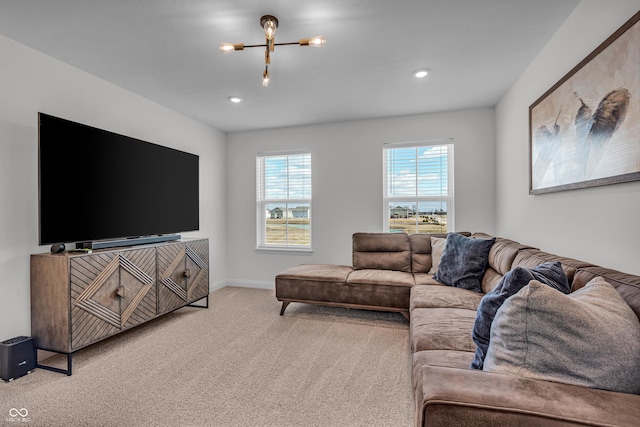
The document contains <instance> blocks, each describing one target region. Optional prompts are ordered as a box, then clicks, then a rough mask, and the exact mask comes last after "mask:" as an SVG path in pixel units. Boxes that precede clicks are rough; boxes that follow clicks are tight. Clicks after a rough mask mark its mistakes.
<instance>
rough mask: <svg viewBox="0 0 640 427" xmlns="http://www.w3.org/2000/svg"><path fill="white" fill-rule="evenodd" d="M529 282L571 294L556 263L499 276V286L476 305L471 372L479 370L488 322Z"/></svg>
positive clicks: (567, 283)
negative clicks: (474, 349)
mask: <svg viewBox="0 0 640 427" xmlns="http://www.w3.org/2000/svg"><path fill="white" fill-rule="evenodd" d="M531 280H538V281H539V282H541V283H544V284H546V285H548V286H551V287H552V288H554V289H557V290H559V291H560V292H562V293H564V294H568V293H569V291H570V288H569V282H568V281H567V277H566V276H565V274H564V271H563V270H562V266H561V265H560V263H559V262H555V263H554V262H545V263H542V264H540V265H538V266H537V267H535V268H533V269H529V268H522V267H516V268H514V269H513V270H511V271H509V272H507V274H505V275H504V276H503V277H502V280H501V281H500V283H498V285H497V286H496V287H495V288H494V289H493V290H492V291H491V292H489V293H488V294H486V295H485V296H484V297H482V301H480V304H479V306H478V312H477V314H476V321H475V323H474V325H473V331H472V333H471V336H472V338H473V341H474V342H475V343H476V346H477V348H476V354H475V357H474V358H473V362H472V363H471V368H472V369H482V364H483V363H484V358H485V355H486V354H487V348H488V347H489V338H490V333H491V323H492V322H493V319H494V317H495V315H496V312H497V311H498V309H499V308H500V306H501V305H502V303H504V301H505V300H506V299H507V298H509V297H510V296H511V295H514V294H515V293H516V292H518V291H519V290H520V289H522V288H524V287H525V286H526V285H527V284H529V282H530V281H531Z"/></svg>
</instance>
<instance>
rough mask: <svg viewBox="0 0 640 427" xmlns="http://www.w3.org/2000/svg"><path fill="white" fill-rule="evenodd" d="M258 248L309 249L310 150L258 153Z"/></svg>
mask: <svg viewBox="0 0 640 427" xmlns="http://www.w3.org/2000/svg"><path fill="white" fill-rule="evenodd" d="M256 177H257V185H256V189H257V191H256V193H257V203H256V217H257V236H256V238H257V247H258V249H287V250H289V249H293V250H296V249H299V250H310V249H311V154H310V153H301V152H286V153H282V152H280V153H258V155H257V158H256Z"/></svg>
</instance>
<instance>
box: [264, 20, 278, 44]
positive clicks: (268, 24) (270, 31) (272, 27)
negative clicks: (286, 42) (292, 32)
mask: <svg viewBox="0 0 640 427" xmlns="http://www.w3.org/2000/svg"><path fill="white" fill-rule="evenodd" d="M260 25H262V28H263V29H264V32H265V34H266V35H267V40H273V35H274V34H275V33H276V30H277V29H278V19H277V18H276V17H275V16H271V15H265V16H263V17H262V18H260Z"/></svg>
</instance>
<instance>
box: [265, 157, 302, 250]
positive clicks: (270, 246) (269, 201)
mask: <svg viewBox="0 0 640 427" xmlns="http://www.w3.org/2000/svg"><path fill="white" fill-rule="evenodd" d="M303 155H306V156H308V157H309V160H308V166H309V179H308V182H307V184H308V185H309V187H310V190H309V196H310V197H309V198H304V197H303V198H300V197H295V198H294V197H286V198H267V197H266V195H265V186H264V185H263V184H264V182H265V177H264V174H265V165H264V159H266V158H269V157H286V158H287V161H288V160H289V158H290V157H293V156H303ZM288 167H289V166H287V168H288ZM312 171H313V167H312V154H311V151H310V150H287V151H268V152H258V153H257V154H256V250H257V251H266V252H270V253H274V252H276V253H277V252H282V253H292V252H293V253H305V252H306V253H311V252H312V250H313V249H312V243H313V227H312V213H311V211H312V200H313V193H312V192H313V172H312ZM289 190H290V186H289V184H288V183H287V187H286V189H285V191H286V192H287V193H288V192H289ZM273 204H282V205H284V207H285V209H286V208H287V206H289V207H290V208H291V209H294V208H295V207H296V206H291V205H297V204H304V205H308V206H309V210H308V214H307V217H308V219H309V243H308V244H295V243H290V242H289V240H288V236H287V241H286V242H285V243H284V244H280V243H278V244H275V243H267V242H266V238H267V233H266V225H267V221H266V220H267V217H266V212H267V206H268V205H273ZM286 219H288V216H287V218H286ZM286 223H287V224H288V221H287V222H286ZM285 228H286V227H285ZM286 232H287V233H288V229H286Z"/></svg>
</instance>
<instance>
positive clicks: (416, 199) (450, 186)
mask: <svg viewBox="0 0 640 427" xmlns="http://www.w3.org/2000/svg"><path fill="white" fill-rule="evenodd" d="M433 146H446V147H447V194H446V195H445V196H418V195H417V194H416V195H415V196H389V187H388V178H389V174H388V173H389V168H388V151H389V150H392V149H399V148H416V149H419V148H421V147H433ZM454 164H455V162H454V144H453V139H451V138H449V139H439V140H431V141H417V142H401V143H397V142H393V143H386V144H383V150H382V180H383V184H382V192H383V194H382V212H383V231H384V232H386V233H388V232H390V230H389V219H390V217H389V214H390V213H389V203H390V202H393V201H398V202H406V201H410V202H412V203H415V204H416V205H417V204H418V203H420V202H433V201H436V202H441V201H444V202H446V206H447V226H446V231H445V232H446V233H449V232H453V231H454V230H455V185H454ZM416 167H417V166H416ZM417 180H418V174H416V193H417V192H418V188H419V187H418V185H417ZM417 221H418V219H417V216H416V229H415V233H418V230H417ZM391 232H393V231H391Z"/></svg>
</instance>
